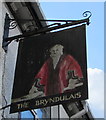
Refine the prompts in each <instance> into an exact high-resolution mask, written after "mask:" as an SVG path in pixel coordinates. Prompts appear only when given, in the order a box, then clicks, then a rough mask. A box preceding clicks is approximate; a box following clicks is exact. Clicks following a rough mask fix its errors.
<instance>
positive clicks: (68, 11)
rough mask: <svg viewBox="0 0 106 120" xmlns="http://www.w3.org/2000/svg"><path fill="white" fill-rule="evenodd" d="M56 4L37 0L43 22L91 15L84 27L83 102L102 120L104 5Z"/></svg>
mask: <svg viewBox="0 0 106 120" xmlns="http://www.w3.org/2000/svg"><path fill="white" fill-rule="evenodd" d="M58 1H59V0H58ZM58 1H57V2H56V1H52V2H50V1H49V2H48V1H47V0H46V1H45V0H40V6H41V8H42V11H43V13H44V15H45V18H46V19H63V20H64V19H65V20H80V19H82V18H84V17H83V16H82V14H83V13H84V12H85V11H90V12H91V13H92V16H91V18H90V25H89V26H87V27H86V43H87V44H86V45H87V67H88V69H87V71H88V87H89V99H88V100H87V102H88V103H89V107H90V110H91V112H92V114H93V116H94V117H95V118H104V2H103V1H101V2H98V1H99V0H98V1H94V2H90V1H89V2H82V1H81V2H80V1H79V2H71V1H69V0H66V1H65V2H64V1H63V2H58ZM77 1H78V0H77Z"/></svg>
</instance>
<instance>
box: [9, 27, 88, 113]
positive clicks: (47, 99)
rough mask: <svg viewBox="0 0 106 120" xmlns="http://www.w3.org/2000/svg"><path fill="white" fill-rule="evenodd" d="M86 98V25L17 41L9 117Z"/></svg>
mask: <svg viewBox="0 0 106 120" xmlns="http://www.w3.org/2000/svg"><path fill="white" fill-rule="evenodd" d="M87 98H88V84H87V60H86V26H85V25H80V26H77V27H73V28H70V29H66V30H62V31H58V32H52V33H47V34H41V35H37V36H33V37H28V38H25V39H24V40H21V41H20V43H19V49H18V55H17V63H16V70H15V77H14V84H13V92H12V100H11V109H10V113H14V112H18V111H24V110H30V109H36V108H42V107H47V106H52V105H58V104H62V103H64V102H66V101H70V102H75V101H79V100H85V99H87Z"/></svg>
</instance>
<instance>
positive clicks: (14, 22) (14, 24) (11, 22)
mask: <svg viewBox="0 0 106 120" xmlns="http://www.w3.org/2000/svg"><path fill="white" fill-rule="evenodd" d="M16 27H17V22H16V21H10V27H9V29H14V28H16Z"/></svg>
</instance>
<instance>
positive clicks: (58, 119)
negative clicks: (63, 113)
mask: <svg viewBox="0 0 106 120" xmlns="http://www.w3.org/2000/svg"><path fill="white" fill-rule="evenodd" d="M58 120H60V105H58Z"/></svg>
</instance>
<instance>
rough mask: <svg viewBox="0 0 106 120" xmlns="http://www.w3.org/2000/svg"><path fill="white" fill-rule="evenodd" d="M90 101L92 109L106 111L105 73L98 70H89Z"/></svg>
mask: <svg viewBox="0 0 106 120" xmlns="http://www.w3.org/2000/svg"><path fill="white" fill-rule="evenodd" d="M88 88H89V99H88V100H87V101H88V103H89V105H90V108H91V109H94V108H95V109H98V111H102V112H103V111H104V72H103V70H100V69H97V68H94V69H92V68H88Z"/></svg>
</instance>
